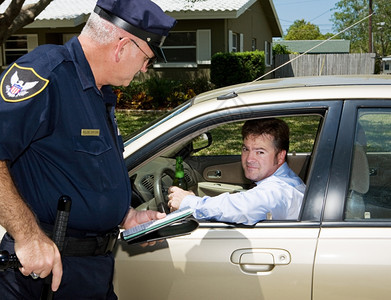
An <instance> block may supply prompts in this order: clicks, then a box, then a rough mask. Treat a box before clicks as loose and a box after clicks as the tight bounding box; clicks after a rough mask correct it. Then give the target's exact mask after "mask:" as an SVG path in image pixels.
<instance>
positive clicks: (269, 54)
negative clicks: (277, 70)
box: [265, 41, 273, 67]
mask: <svg viewBox="0 0 391 300" xmlns="http://www.w3.org/2000/svg"><path fill="white" fill-rule="evenodd" d="M265 64H266V66H269V67H270V66H271V65H272V64H273V45H272V43H270V42H268V41H265Z"/></svg>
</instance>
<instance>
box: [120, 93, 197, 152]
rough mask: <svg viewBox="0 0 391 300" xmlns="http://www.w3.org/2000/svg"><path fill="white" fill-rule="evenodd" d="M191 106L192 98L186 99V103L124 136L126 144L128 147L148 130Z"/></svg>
mask: <svg viewBox="0 0 391 300" xmlns="http://www.w3.org/2000/svg"><path fill="white" fill-rule="evenodd" d="M190 106H191V100H188V101H186V102H185V103H182V104H181V105H179V106H177V107H176V108H174V109H173V110H171V111H169V112H168V113H166V114H164V115H163V116H161V117H159V118H157V119H155V120H153V121H152V122H150V123H148V124H147V125H145V126H143V127H142V128H140V129H139V130H136V131H135V132H133V133H132V134H130V135H128V136H127V137H125V138H124V146H125V147H126V146H127V145H129V144H130V143H132V142H134V141H135V140H137V139H138V138H140V137H141V136H143V135H144V134H146V133H147V132H148V131H150V130H152V129H153V128H155V127H156V126H159V125H160V124H162V123H164V122H166V121H167V120H169V119H171V118H172V117H174V116H176V115H177V114H179V113H181V112H182V111H184V110H186V109H187V108H188V107H190Z"/></svg>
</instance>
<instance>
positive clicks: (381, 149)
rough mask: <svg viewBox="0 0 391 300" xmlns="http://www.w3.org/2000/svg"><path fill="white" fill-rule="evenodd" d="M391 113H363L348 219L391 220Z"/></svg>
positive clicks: (353, 162)
mask: <svg viewBox="0 0 391 300" xmlns="http://www.w3.org/2000/svg"><path fill="white" fill-rule="evenodd" d="M390 126H391V110H389V109H360V110H359V114H358V118H357V124H356V133H355V140H354V146H353V160H352V167H351V176H350V184H349V192H348V195H347V201H346V207H345V219H347V220H365V221H371V220H372V221H379V220H384V219H385V220H391V130H390V128H391V127H390Z"/></svg>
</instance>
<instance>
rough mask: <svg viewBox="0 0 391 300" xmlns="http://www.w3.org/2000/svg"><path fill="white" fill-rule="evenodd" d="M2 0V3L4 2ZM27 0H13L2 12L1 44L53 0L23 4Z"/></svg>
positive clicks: (0, 15) (0, 16)
mask: <svg viewBox="0 0 391 300" xmlns="http://www.w3.org/2000/svg"><path fill="white" fill-rule="evenodd" d="M3 2H4V1H1V2H0V3H3ZM24 2H25V0H12V1H11V2H10V4H9V5H8V7H7V8H6V9H5V11H4V12H3V13H0V45H2V44H3V43H4V42H5V41H6V40H7V39H8V38H9V37H10V36H11V35H12V34H13V33H15V32H16V31H18V30H19V29H21V28H22V27H24V26H26V25H28V24H30V23H32V22H33V21H34V19H35V17H36V16H38V15H39V14H40V13H41V12H42V11H43V10H44V9H45V8H46V7H47V6H48V5H49V4H50V2H52V0H40V1H37V2H36V3H34V4H28V5H23V4H24Z"/></svg>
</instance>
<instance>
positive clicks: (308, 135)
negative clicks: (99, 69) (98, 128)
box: [116, 111, 320, 155]
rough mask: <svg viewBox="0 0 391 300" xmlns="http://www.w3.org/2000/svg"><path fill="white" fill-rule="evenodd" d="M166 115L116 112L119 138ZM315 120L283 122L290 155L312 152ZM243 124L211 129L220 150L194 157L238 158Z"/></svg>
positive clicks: (204, 152) (291, 118)
mask: <svg viewBox="0 0 391 300" xmlns="http://www.w3.org/2000/svg"><path fill="white" fill-rule="evenodd" d="M164 113H165V112H155V111H154V112H150V111H148V112H145V111H128V112H127V111H117V112H116V116H117V122H118V127H119V129H120V131H121V134H122V136H124V137H126V136H127V135H129V134H130V133H132V132H134V131H136V130H137V129H139V128H141V127H142V126H144V125H146V124H148V123H149V122H151V121H152V120H154V119H156V118H158V117H159V116H161V115H163V114H164ZM319 118H320V117H318V116H308V117H303V116H301V117H300V119H299V120H298V119H297V118H295V117H287V118H283V119H284V120H285V121H286V122H287V123H288V125H289V128H290V131H291V143H290V152H292V151H296V152H298V153H299V152H311V151H312V145H313V144H314V138H315V135H316V132H317V126H318V124H319ZM242 124H243V123H242V122H240V123H238V122H236V123H232V124H226V125H223V126H220V127H218V128H215V129H212V130H211V133H212V135H213V139H214V143H213V144H214V145H221V147H210V148H207V149H204V150H202V151H200V152H198V153H197V155H214V154H216V155H217V154H218V155H230V154H240V152H241V145H242V138H241V126H242Z"/></svg>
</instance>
